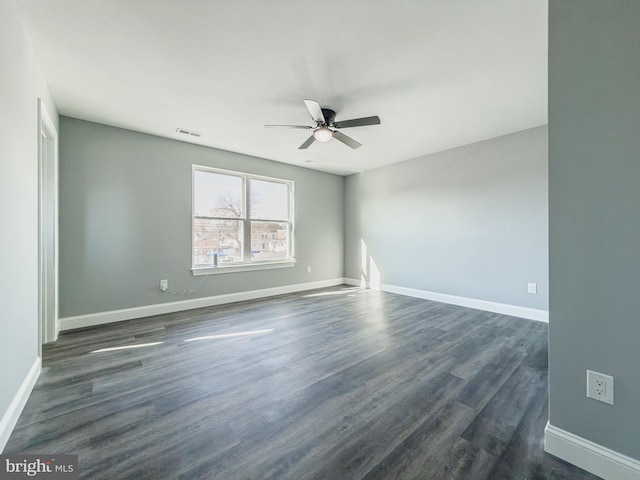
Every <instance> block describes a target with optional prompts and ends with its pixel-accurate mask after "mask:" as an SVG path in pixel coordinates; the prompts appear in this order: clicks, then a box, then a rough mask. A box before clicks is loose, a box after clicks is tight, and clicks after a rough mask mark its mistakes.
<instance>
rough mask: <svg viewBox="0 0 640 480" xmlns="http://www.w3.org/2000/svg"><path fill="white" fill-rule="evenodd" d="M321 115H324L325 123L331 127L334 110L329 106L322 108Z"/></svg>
mask: <svg viewBox="0 0 640 480" xmlns="http://www.w3.org/2000/svg"><path fill="white" fill-rule="evenodd" d="M322 115H324V122H325V125H327V126H329V127H333V124H334V123H335V122H336V112H334V111H333V110H331V109H330V108H323V109H322Z"/></svg>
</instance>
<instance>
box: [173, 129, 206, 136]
mask: <svg viewBox="0 0 640 480" xmlns="http://www.w3.org/2000/svg"><path fill="white" fill-rule="evenodd" d="M176 132H178V133H182V134H184V135H189V136H190V137H201V136H202V134H201V133H198V132H193V131H191V130H187V129H186V128H176Z"/></svg>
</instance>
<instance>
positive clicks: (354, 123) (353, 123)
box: [333, 115, 380, 128]
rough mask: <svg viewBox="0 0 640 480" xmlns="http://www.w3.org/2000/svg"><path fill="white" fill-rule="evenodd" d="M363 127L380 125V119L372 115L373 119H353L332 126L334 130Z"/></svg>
mask: <svg viewBox="0 0 640 480" xmlns="http://www.w3.org/2000/svg"><path fill="white" fill-rule="evenodd" d="M365 125H380V117H379V116H377V115H374V116H373V117H362V118H353V119H351V120H343V121H342V122H336V123H335V124H334V125H333V126H334V127H336V128H349V127H364V126H365Z"/></svg>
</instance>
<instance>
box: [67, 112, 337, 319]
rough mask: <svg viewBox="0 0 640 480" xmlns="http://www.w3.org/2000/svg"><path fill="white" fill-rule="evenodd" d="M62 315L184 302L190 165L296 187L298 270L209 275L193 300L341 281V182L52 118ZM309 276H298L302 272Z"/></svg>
mask: <svg viewBox="0 0 640 480" xmlns="http://www.w3.org/2000/svg"><path fill="white" fill-rule="evenodd" d="M60 129H61V132H60V137H61V139H60V316H61V317H63V318H64V317H69V316H74V315H81V314H88V313H96V312H103V311H110V310H117V309H122V308H129V307H137V306H143V305H152V304H157V303H162V302H170V301H176V300H183V299H185V297H178V296H176V295H171V294H165V293H162V292H160V289H159V281H160V279H163V278H166V279H168V280H169V287H170V289H172V290H174V289H179V290H184V289H189V288H191V287H193V286H194V285H196V284H198V283H199V282H200V280H201V279H202V277H193V276H192V274H191V271H190V268H191V165H192V164H194V163H195V164H199V165H207V166H212V167H219V168H224V169H229V170H236V171H241V172H247V173H253V174H259V175H268V176H273V177H279V178H284V179H289V180H293V181H295V211H296V224H295V228H296V235H295V249H296V258H297V260H298V263H297V264H296V266H295V267H293V268H282V269H277V270H263V271H254V272H240V273H229V274H219V275H212V276H211V277H209V279H208V280H207V281H206V282H205V283H204V284H203V286H202V288H201V289H200V290H199V291H198V292H197V294H196V295H194V296H193V297H187V298H197V297H206V296H211V295H219V294H227V293H235V292H242V291H248V290H254V289H262V288H269V287H277V286H283V285H292V284H298V283H306V282H314V281H320V280H327V279H334V278H340V277H343V263H342V262H343V238H344V237H343V235H344V232H343V228H344V219H343V207H342V204H343V190H344V188H343V183H344V180H343V177H340V176H337V175H331V174H327V173H321V172H317V171H313V170H309V169H305V168H299V167H295V166H291V165H285V164H282V163H277V162H271V161H268V160H264V159H259V158H254V157H248V156H245V155H240V154H236V153H230V152H225V151H221V150H215V149H212V148H206V147H202V146H198V145H193V144H189V143H184V142H178V141H175V140H170V139H166V138H160V137H155V136H152V135H146V134H142V133H136V132H132V131H128V130H123V129H119V128H114V127H109V126H105V125H100V124H96V123H91V122H85V121H81V120H77V119H72V118H68V117H61V118H60ZM307 266H310V267H311V268H312V273H311V274H307V273H306V267H307Z"/></svg>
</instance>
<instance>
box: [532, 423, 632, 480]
mask: <svg viewBox="0 0 640 480" xmlns="http://www.w3.org/2000/svg"><path fill="white" fill-rule="evenodd" d="M544 450H545V452H547V453H550V454H551V455H554V456H556V457H558V458H561V459H562V460H565V461H567V462H569V463H572V464H574V465H575V466H577V467H580V468H582V469H583V470H586V471H588V472H590V473H593V474H594V475H597V476H599V477H602V478H604V479H605V480H640V461H638V460H635V459H633V458H631V457H627V456H626V455H622V454H621V453H618V452H615V451H613V450H610V449H608V448H606V447H603V446H602V445H598V444H597V443H593V442H591V441H590V440H587V439H584V438H582V437H579V436H578V435H574V434H573V433H569V432H567V431H566V430H562V429H561V428H558V427H554V426H553V425H550V424H549V423H547V427H546V428H545V429H544Z"/></svg>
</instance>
